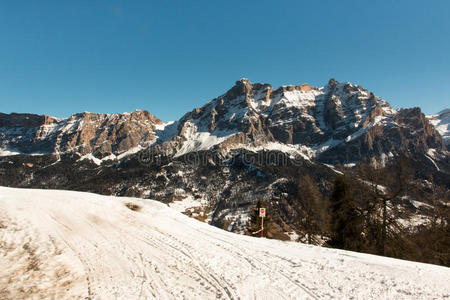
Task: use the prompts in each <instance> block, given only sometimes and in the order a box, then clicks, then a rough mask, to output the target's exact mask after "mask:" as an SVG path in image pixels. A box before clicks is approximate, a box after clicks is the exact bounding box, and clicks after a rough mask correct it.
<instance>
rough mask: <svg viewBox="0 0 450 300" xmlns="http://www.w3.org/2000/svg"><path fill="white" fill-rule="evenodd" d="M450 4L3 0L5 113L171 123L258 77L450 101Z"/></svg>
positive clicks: (1, 99)
mask: <svg viewBox="0 0 450 300" xmlns="http://www.w3.org/2000/svg"><path fill="white" fill-rule="evenodd" d="M449 14H450V1H447V0H442V1H433V0H430V1H414V0H409V1H361V0H359V1H325V0H321V1H261V0H259V1H230V0H227V1H214V0H213V1H211V0H209V1H114V0H110V1H80V0H77V1H1V2H0V111H1V112H6V113H9V112H32V113H39V114H43V113H46V114H50V115H54V116H58V117H66V116H69V115H70V114H72V113H75V112H80V111H91V112H104V113H112V112H124V111H133V110H135V109H146V110H148V111H150V112H151V113H152V114H154V115H156V116H157V117H159V118H161V119H162V120H164V121H168V120H174V119H178V118H179V117H181V116H182V115H183V114H184V113H185V112H187V111H189V110H192V109H193V108H195V107H199V106H202V105H203V104H204V103H206V102H207V101H208V100H210V99H212V98H214V97H216V96H218V95H220V94H222V93H223V92H225V91H226V90H227V89H229V88H230V87H231V86H232V85H233V84H234V82H235V81H236V80H237V79H239V78H242V77H247V78H249V79H250V80H251V81H252V82H264V83H270V84H272V85H273V86H274V87H277V86H279V85H282V84H300V83H310V84H312V85H315V86H323V85H324V84H326V83H327V82H328V79H329V78H331V77H334V78H336V79H337V80H338V81H351V82H353V83H357V84H360V85H362V86H364V87H365V88H367V89H369V90H371V91H373V92H374V93H375V94H376V95H378V96H380V97H383V98H385V99H386V100H388V101H389V102H390V103H391V105H392V106H394V107H395V108H398V107H412V106H419V107H421V108H422V109H423V111H424V112H425V113H434V112H437V111H440V110H442V109H444V108H447V107H450V58H449V54H450V17H449Z"/></svg>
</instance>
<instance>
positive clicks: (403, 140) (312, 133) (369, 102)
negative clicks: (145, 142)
mask: <svg viewBox="0 0 450 300" xmlns="http://www.w3.org/2000/svg"><path fill="white" fill-rule="evenodd" d="M178 135H179V136H180V137H182V138H183V143H182V144H181V146H180V145H179V141H178V142H177V147H178V148H177V149H178V150H177V151H178V154H179V155H180V154H185V153H188V152H190V151H194V150H199V149H200V150H205V149H209V148H211V147H218V148H219V150H224V151H227V150H230V149H235V148H247V149H252V148H258V147H259V148H260V147H263V148H264V147H266V148H268V147H269V148H273V147H275V148H276V147H278V149H280V150H283V149H284V150H289V151H291V152H296V153H298V154H300V155H304V156H305V157H308V158H309V159H318V160H319V161H324V162H329V163H348V162H357V161H360V160H362V159H365V158H370V157H380V156H383V155H390V156H392V155H397V154H399V153H411V154H412V153H426V152H427V151H428V150H429V149H436V150H437V151H440V152H442V151H445V150H446V148H445V144H444V142H443V141H442V138H441V136H440V135H439V133H438V132H437V131H436V130H435V128H434V127H433V126H432V124H430V123H429V121H428V120H427V118H425V116H424V115H423V114H422V113H421V111H420V109H418V108H415V109H404V110H399V111H396V110H394V109H392V108H391V107H390V105H389V103H387V102H386V101H385V100H383V99H381V98H379V97H376V96H375V95H373V93H371V92H369V91H367V90H365V89H364V88H362V87H361V86H358V85H354V84H351V83H339V82H337V81H336V80H334V79H331V80H330V81H329V82H328V84H327V85H326V86H324V87H321V88H315V87H311V86H310V85H307V84H303V85H298V86H282V87H280V88H278V89H276V90H274V89H273V88H272V86H271V85H269V84H259V83H256V84H252V83H251V82H250V81H249V80H248V79H241V80H239V81H237V82H236V84H235V86H234V87H232V88H231V89H230V90H229V91H228V92H226V93H225V94H224V95H222V96H220V97H217V98H215V99H213V100H212V101H210V102H209V103H207V104H206V105H204V106H203V107H201V108H197V109H195V110H193V111H191V112H189V113H187V114H186V115H185V116H183V118H181V120H180V121H179V122H178Z"/></svg>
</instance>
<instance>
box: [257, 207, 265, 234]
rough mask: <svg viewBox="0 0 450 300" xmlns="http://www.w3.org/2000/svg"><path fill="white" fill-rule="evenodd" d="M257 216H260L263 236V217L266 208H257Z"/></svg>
mask: <svg viewBox="0 0 450 300" xmlns="http://www.w3.org/2000/svg"><path fill="white" fill-rule="evenodd" d="M259 216H260V218H261V237H264V217H265V216H266V209H265V208H263V207H261V208H260V209H259Z"/></svg>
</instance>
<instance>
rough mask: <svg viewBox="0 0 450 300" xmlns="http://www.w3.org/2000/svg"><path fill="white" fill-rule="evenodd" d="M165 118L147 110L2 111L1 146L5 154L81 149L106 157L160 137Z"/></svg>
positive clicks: (143, 144)
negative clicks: (60, 113) (56, 114)
mask: <svg viewBox="0 0 450 300" xmlns="http://www.w3.org/2000/svg"><path fill="white" fill-rule="evenodd" d="M160 124H162V122H161V121H160V120H159V119H158V118H156V117H154V116H152V115H151V114H150V113H149V112H147V111H134V112H132V113H124V114H94V113H79V114H75V115H72V116H71V117H69V118H67V119H57V118H53V117H50V116H39V115H31V114H9V115H6V114H0V148H1V149H2V150H3V154H4V155H5V154H8V153H9V152H10V153H23V154H36V153H37V154H51V153H56V154H58V153H65V152H78V153H80V154H81V155H85V154H93V155H94V156H95V157H98V158H102V157H105V156H109V155H112V154H113V155H119V154H121V153H123V152H126V151H128V150H130V149H133V148H135V147H138V146H141V147H146V146H148V145H149V144H150V143H151V142H153V141H154V140H155V138H156V136H155V130H156V126H157V125H160Z"/></svg>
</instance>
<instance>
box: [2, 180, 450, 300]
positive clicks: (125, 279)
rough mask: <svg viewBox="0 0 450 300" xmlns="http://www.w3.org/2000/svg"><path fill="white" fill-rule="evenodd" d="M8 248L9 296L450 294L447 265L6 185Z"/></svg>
mask: <svg viewBox="0 0 450 300" xmlns="http://www.w3.org/2000/svg"><path fill="white" fill-rule="evenodd" d="M130 204H132V205H130ZM127 206H128V207H127ZM131 208H132V209H133V210H132V209H131ZM0 245H1V247H0V265H1V268H0V297H1V298H2V299H25V298H31V297H32V298H36V299H38V298H39V299H62V298H64V299H69V298H74V299H75V298H83V299H182V298H183V299H213V298H216V299H319V298H325V299H328V298H338V299H343V298H345V299H445V298H447V297H448V292H449V290H450V285H449V279H450V269H449V268H446V267H440V266H435V265H428V264H422V263H414V262H409V261H403V260H397V259H392V258H386V257H381V256H374V255H368V254H361V253H356V252H349V251H342V250H336V249H328V248H321V247H317V246H310V245H304V244H301V243H294V242H281V241H275V240H267V239H261V238H252V237H248V236H242V235H237V234H233V233H230V232H226V231H223V230H220V229H218V228H215V227H212V226H209V225H207V224H205V223H202V222H199V221H197V220H194V219H192V218H188V217H186V216H184V215H182V214H180V213H178V212H176V211H175V210H173V209H171V208H169V207H167V206H166V205H164V204H162V203H160V202H157V201H151V200H141V199H133V198H123V197H121V198H115V197H105V196H99V195H95V194H88V193H80V192H68V191H50V190H26V189H11V188H4V187H0Z"/></svg>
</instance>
